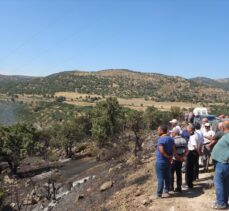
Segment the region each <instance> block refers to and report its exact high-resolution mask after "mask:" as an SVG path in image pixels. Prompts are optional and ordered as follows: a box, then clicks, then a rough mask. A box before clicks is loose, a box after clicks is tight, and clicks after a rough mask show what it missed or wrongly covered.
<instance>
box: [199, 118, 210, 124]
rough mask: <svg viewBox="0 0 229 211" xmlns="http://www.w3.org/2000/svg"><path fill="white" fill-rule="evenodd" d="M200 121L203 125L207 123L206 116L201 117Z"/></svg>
mask: <svg viewBox="0 0 229 211" xmlns="http://www.w3.org/2000/svg"><path fill="white" fill-rule="evenodd" d="M201 122H202V125H204V124H205V123H207V122H208V118H206V117H205V118H203V119H202V121H201Z"/></svg>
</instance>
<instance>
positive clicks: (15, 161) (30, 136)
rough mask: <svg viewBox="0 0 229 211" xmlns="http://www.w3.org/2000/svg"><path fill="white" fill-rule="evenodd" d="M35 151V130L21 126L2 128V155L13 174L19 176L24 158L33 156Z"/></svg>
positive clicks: (0, 143) (0, 146)
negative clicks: (18, 171) (18, 169)
mask: <svg viewBox="0 0 229 211" xmlns="http://www.w3.org/2000/svg"><path fill="white" fill-rule="evenodd" d="M34 149H35V143H34V129H30V128H28V127H27V126H25V125H21V124H17V125H14V126H9V127H1V128H0V154H1V156H2V158H3V160H5V161H6V162H8V164H9V168H10V170H11V173H12V174H17V167H18V166H19V165H20V161H21V160H22V158H24V157H25V156H26V155H28V154H32V153H33V152H34Z"/></svg>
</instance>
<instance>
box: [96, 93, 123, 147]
mask: <svg viewBox="0 0 229 211" xmlns="http://www.w3.org/2000/svg"><path fill="white" fill-rule="evenodd" d="M121 119H122V112H121V107H120V105H119V103H118V100H117V98H114V97H110V98H107V99H106V101H101V102H99V103H97V104H96V106H95V108H94V110H93V112H92V137H93V138H94V140H96V141H97V142H98V144H99V145H100V146H103V145H104V144H105V143H106V141H107V142H108V141H110V140H112V139H116V138H117V137H118V135H119V134H120V132H121V123H122V121H121Z"/></svg>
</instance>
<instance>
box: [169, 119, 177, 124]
mask: <svg viewBox="0 0 229 211" xmlns="http://www.w3.org/2000/svg"><path fill="white" fill-rule="evenodd" d="M169 122H170V123H177V120H176V119H172V120H171V121H169Z"/></svg>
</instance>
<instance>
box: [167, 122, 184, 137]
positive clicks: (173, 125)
mask: <svg viewBox="0 0 229 211" xmlns="http://www.w3.org/2000/svg"><path fill="white" fill-rule="evenodd" d="M169 123H170V124H171V125H172V130H173V129H175V128H177V129H178V130H179V132H180V134H181V133H182V130H181V127H180V126H179V125H178V121H177V120H176V119H172V120H171V121H170V122H169Z"/></svg>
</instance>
